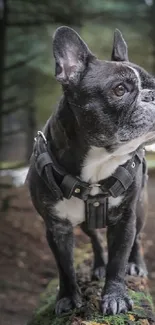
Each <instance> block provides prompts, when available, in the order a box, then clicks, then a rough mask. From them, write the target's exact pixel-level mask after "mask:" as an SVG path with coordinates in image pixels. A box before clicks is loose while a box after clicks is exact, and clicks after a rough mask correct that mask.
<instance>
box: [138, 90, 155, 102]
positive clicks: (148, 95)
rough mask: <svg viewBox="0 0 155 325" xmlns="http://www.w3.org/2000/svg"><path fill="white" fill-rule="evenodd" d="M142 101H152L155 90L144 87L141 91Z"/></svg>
mask: <svg viewBox="0 0 155 325" xmlns="http://www.w3.org/2000/svg"><path fill="white" fill-rule="evenodd" d="M141 99H142V101H143V102H153V101H154V100H155V92H154V91H153V90H148V89H144V90H142V92H141Z"/></svg>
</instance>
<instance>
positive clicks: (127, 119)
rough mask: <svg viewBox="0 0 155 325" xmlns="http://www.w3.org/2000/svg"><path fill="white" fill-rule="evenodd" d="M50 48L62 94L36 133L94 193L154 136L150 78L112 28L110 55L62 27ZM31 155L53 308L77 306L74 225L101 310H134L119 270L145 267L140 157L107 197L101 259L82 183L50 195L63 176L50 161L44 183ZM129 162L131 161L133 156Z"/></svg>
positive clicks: (135, 271)
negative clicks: (89, 252) (55, 285)
mask: <svg viewBox="0 0 155 325" xmlns="http://www.w3.org/2000/svg"><path fill="white" fill-rule="evenodd" d="M53 52H54V57H55V61H56V78H57V80H58V81H59V82H60V83H61V84H62V89H63V97H62V98H61V101H60V104H59V107H58V109H57V111H56V112H55V113H54V114H53V115H52V116H51V117H50V118H49V120H48V121H47V123H46V125H45V127H44V129H43V132H44V133H43V134H42V135H41V137H42V139H43V140H44V141H45V145H46V140H47V141H48V144H49V150H48V152H50V150H51V153H52V155H53V156H54V159H56V160H57V163H58V164H59V166H61V167H62V168H63V169H64V170H65V171H66V172H67V173H68V174H69V175H72V177H73V178H74V179H75V178H77V179H79V180H80V181H82V182H84V183H87V184H89V186H90V196H96V195H97V194H98V193H101V192H102V190H101V189H100V187H99V186H101V184H99V183H100V181H101V180H102V184H103V185H104V181H106V180H108V179H110V177H111V175H113V173H114V172H115V171H116V170H117V168H118V167H120V166H124V164H126V163H128V162H130V160H131V159H132V157H133V155H134V154H135V152H136V151H137V149H138V150H139V148H140V147H143V146H144V144H145V143H148V142H149V141H152V139H153V138H154V137H155V100H154V95H155V79H154V78H153V77H152V76H151V75H150V74H148V73H147V72H146V71H145V70H143V69H142V68H141V67H139V66H137V65H135V64H133V63H130V62H129V61H128V51H127V45H126V43H125V41H124V39H123V37H122V34H121V33H120V32H119V31H118V30H116V31H115V34H114V45H113V51H112V60H111V61H101V60H99V59H97V58H96V57H95V55H94V54H92V53H91V51H90V50H89V49H88V47H87V45H86V44H85V43H84V41H83V40H82V39H81V38H80V36H79V35H78V34H77V33H76V32H75V31H74V30H73V29H71V28H68V27H60V28H58V29H57V30H56V32H55V35H54V39H53ZM142 151H143V150H142ZM143 152H144V151H143ZM35 155H36V156H35ZM36 157H37V154H36V152H35V151H34V153H33V155H32V159H31V166H30V169H29V175H28V182H29V188H30V193H31V197H32V201H33V204H34V206H35V208H36V210H37V211H38V213H39V214H40V215H41V216H42V217H43V218H44V221H45V225H46V229H47V232H46V234H47V240H48V243H49V246H50V248H51V250H52V252H53V254H54V256H55V259H56V262H57V266H58V269H59V277H60V288H59V294H58V297H57V302H56V307H55V311H56V314H57V315H60V314H61V313H63V312H66V311H68V310H70V309H72V308H74V307H76V308H79V307H80V306H81V305H82V300H81V295H80V290H79V287H78V285H77V282H76V274H75V270H74V266H73V242H74V240H73V227H74V226H76V225H79V224H80V225H81V228H82V229H83V230H84V232H85V233H86V234H87V235H88V236H89V237H90V238H91V242H92V247H93V251H94V268H93V278H95V279H100V278H102V277H103V276H104V275H105V273H106V282H105V287H104V289H103V292H102V303H101V310H102V312H103V313H104V314H116V313H120V312H126V311H128V310H130V309H132V304H133V303H132V300H131V299H130V297H129V296H128V295H127V292H126V288H125V282H124V278H125V273H126V272H128V273H129V274H131V275H139V276H145V275H146V274H147V270H146V266H145V263H144V260H143V257H142V255H141V252H140V231H141V229H142V227H143V223H144V189H145V184H146V180H147V177H146V174H147V171H146V168H145V161H144V159H143V158H142V160H143V162H140V163H139V164H138V168H137V170H136V174H135V175H134V178H133V181H132V182H131V184H130V186H128V187H127V189H126V190H124V192H123V193H122V194H121V195H119V196H117V195H116V197H114V196H112V195H111V196H109V197H108V217H107V241H108V264H107V266H106V265H105V259H104V254H103V249H102V247H101V243H100V241H99V236H98V233H97V230H96V229H91V228H89V227H88V224H87V222H86V219H85V202H84V200H82V199H81V198H80V197H78V192H80V189H78V188H77V189H76V190H75V192H76V194H77V196H74V195H72V196H71V197H69V196H68V199H66V198H65V197H64V195H63V190H62V197H59V198H57V197H54V192H52V182H53V184H54V185H53V186H56V188H57V190H58V189H59V188H60V187H61V186H60V183H61V180H60V179H59V177H58V176H57V175H56V172H55V169H54V168H53V173H51V174H50V175H46V176H49V177H48V182H49V183H50V181H51V190H50V188H49V186H48V183H47V179H46V182H45V181H44V171H43V174H40V175H39V173H38V171H37V168H36V162H35V158H36ZM54 164H55V163H54ZM125 166H126V165H125ZM43 167H44V163H43ZM131 167H132V168H134V167H135V163H134V162H133V163H132V166H131ZM51 168H52V167H51ZM127 172H128V171H127ZM58 174H59V173H58ZM127 176H130V175H127ZM50 177H51V178H50ZM61 189H62V188H61ZM95 204H96V203H95ZM95 204H94V206H96V207H97V206H98V205H99V203H98V202H97V204H96V205H95ZM105 270H106V271H105Z"/></svg>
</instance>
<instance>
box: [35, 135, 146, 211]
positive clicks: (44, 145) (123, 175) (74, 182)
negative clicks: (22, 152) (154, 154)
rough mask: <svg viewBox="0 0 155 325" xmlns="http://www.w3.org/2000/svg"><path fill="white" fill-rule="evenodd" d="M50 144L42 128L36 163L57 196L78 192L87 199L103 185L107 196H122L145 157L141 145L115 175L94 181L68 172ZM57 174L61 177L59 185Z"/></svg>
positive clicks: (103, 194) (39, 172) (83, 198)
mask: <svg viewBox="0 0 155 325" xmlns="http://www.w3.org/2000/svg"><path fill="white" fill-rule="evenodd" d="M48 144H49V143H48V141H47V140H46V138H45V136H44V134H43V133H42V132H41V131H39V132H38V136H37V138H36V142H35V145H34V154H35V166H36V170H37V172H38V174H39V175H40V176H41V177H42V179H43V180H44V181H45V183H46V184H47V186H48V188H49V189H50V191H51V192H52V195H53V197H54V199H55V200H60V199H63V197H65V198H67V199H70V198H71V196H75V197H78V198H79V199H81V200H83V201H86V200H88V198H89V196H90V192H91V189H92V187H93V186H100V189H101V190H102V197H103V198H105V197H109V196H113V197H118V196H120V195H121V194H123V193H124V192H125V191H126V190H127V189H128V188H129V186H130V185H131V184H132V182H133V180H134V177H135V175H136V172H137V170H138V167H139V165H140V164H141V163H142V161H143V159H144V153H143V149H139V150H138V151H137V152H136V153H135V154H134V155H133V157H132V158H131V159H130V160H129V161H128V162H127V163H125V164H124V165H122V166H119V167H118V168H117V169H116V171H115V172H114V173H113V175H112V176H110V177H108V178H107V179H105V180H103V181H100V182H99V183H98V184H94V185H93V184H88V183H86V182H83V181H81V180H80V179H79V178H78V177H74V176H72V175H70V174H67V173H66V171H65V170H64V169H63V168H62V167H61V166H60V165H59V164H58V162H57V161H56V159H55V157H54V155H53V153H52V152H51V150H50V151H49V149H48ZM49 152H50V153H49ZM57 177H58V179H59V180H60V181H59V185H58V181H57ZM95 197H96V196H95ZM88 209H89V204H88V205H87V210H88Z"/></svg>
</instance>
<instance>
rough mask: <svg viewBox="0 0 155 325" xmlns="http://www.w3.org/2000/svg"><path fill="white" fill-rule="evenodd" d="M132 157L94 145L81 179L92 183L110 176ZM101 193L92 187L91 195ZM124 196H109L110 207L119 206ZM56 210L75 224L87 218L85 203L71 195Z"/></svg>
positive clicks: (58, 214)
mask: <svg viewBox="0 0 155 325" xmlns="http://www.w3.org/2000/svg"><path fill="white" fill-rule="evenodd" d="M129 158H130V156H129V154H126V155H125V156H124V155H120V156H119V155H118V156H114V155H110V154H109V153H107V151H106V150H105V149H103V148H96V147H92V148H91V149H90V150H89V152H88V154H87V157H86V159H85V161H84V164H83V168H82V172H81V179H82V180H83V181H85V182H89V183H91V184H93V183H97V182H98V181H99V180H101V179H104V178H107V177H109V176H110V175H111V174H112V173H113V172H114V171H115V170H116V168H117V167H118V166H119V165H122V164H124V163H125V162H126V161H127V160H128V159H129ZM98 193H99V188H98V187H94V188H92V191H91V195H96V194H98ZM122 199H123V196H119V197H117V198H113V197H110V198H109V209H111V208H112V207H116V206H118V205H119V204H120V203H121V201H122ZM55 212H56V214H57V216H59V218H62V219H68V220H70V221H71V223H72V225H73V226H76V225H78V224H80V223H82V222H83V221H84V220H85V204H84V202H83V201H82V200H80V199H78V198H76V197H71V198H70V199H69V200H67V199H63V201H60V202H58V203H57V204H56V205H55Z"/></svg>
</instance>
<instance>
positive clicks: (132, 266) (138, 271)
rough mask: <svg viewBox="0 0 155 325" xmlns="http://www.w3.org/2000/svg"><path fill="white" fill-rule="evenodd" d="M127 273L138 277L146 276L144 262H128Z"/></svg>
mask: <svg viewBox="0 0 155 325" xmlns="http://www.w3.org/2000/svg"><path fill="white" fill-rule="evenodd" d="M127 274H129V275H132V276H140V277H147V275H148V272H147V268H146V266H145V264H142V265H141V264H136V263H132V262H131V263H129V264H128V267H127Z"/></svg>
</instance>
